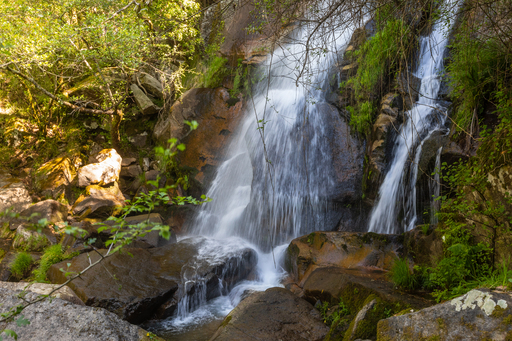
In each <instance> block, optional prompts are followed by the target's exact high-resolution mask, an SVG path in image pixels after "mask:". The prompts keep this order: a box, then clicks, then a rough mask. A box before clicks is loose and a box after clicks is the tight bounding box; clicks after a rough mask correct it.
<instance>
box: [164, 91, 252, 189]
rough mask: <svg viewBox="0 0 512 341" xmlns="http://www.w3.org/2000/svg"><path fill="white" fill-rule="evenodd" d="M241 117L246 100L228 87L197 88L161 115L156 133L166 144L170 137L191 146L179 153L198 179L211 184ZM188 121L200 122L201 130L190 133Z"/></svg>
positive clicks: (204, 183) (184, 164)
mask: <svg viewBox="0 0 512 341" xmlns="http://www.w3.org/2000/svg"><path fill="white" fill-rule="evenodd" d="M241 117H242V101H241V100H240V99H232V98H231V97H230V95H229V92H228V90H227V89H224V88H217V89H197V88H195V89H191V90H189V91H187V92H186V93H185V94H184V95H183V97H182V98H181V99H180V100H179V101H177V102H176V103H174V105H173V106H172V108H171V110H170V111H169V112H166V113H164V114H163V115H161V116H160V117H159V119H158V122H157V124H156V126H155V129H154V136H155V138H156V139H157V140H158V141H159V142H160V143H161V144H163V145H166V144H167V141H168V140H169V139H170V138H176V139H178V140H180V141H181V142H183V143H184V144H185V145H186V147H187V149H186V151H185V152H184V153H183V154H181V155H180V156H179V158H180V161H181V164H182V165H183V166H186V167H190V168H191V169H192V170H193V172H194V173H195V179H196V180H197V181H199V183H201V184H202V185H203V186H207V184H208V183H209V181H211V179H212V177H213V176H214V173H215V172H214V171H215V169H216V167H217V166H218V165H219V163H220V161H222V160H223V154H222V152H223V150H224V147H225V146H226V144H227V142H228V141H229V138H230V136H231V134H232V132H233V131H234V130H235V129H236V127H237V126H238V122H239V120H240V118H241ZM185 120H187V121H192V120H195V121H197V122H198V123H199V127H198V129H197V130H195V131H193V132H191V133H190V134H189V135H188V136H187V134H188V132H189V127H188V125H186V124H185V123H184V121H185ZM185 136H186V137H185Z"/></svg>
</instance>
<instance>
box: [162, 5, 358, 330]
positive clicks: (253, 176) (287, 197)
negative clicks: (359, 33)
mask: <svg viewBox="0 0 512 341" xmlns="http://www.w3.org/2000/svg"><path fill="white" fill-rule="evenodd" d="M327 3H328V2H327V1H326V2H325V4H323V5H322V6H324V7H323V8H322V7H321V8H319V11H311V13H310V16H311V18H308V19H318V18H320V17H322V15H324V14H325V13H326V11H327V9H328V6H327ZM342 19H343V18H336V17H333V18H331V19H330V21H326V22H325V23H324V25H322V26H320V27H318V28H316V26H317V24H314V23H311V22H310V23H306V24H302V25H299V27H297V28H296V29H295V30H294V32H293V33H292V34H290V36H289V37H288V38H287V43H286V44H284V45H282V47H279V48H277V49H276V50H275V51H274V52H273V53H272V54H271V55H269V56H268V58H267V61H266V62H265V63H264V65H262V66H260V67H259V68H258V70H257V71H256V72H255V73H252V77H253V79H256V78H257V83H256V84H255V86H253V89H252V96H250V97H249V98H247V105H246V107H247V110H246V112H245V117H244V118H243V120H242V123H241V125H240V127H239V128H238V131H237V132H235V135H234V136H233V138H232V141H231V142H230V145H229V147H228V150H227V158H226V161H224V162H223V163H222V164H221V165H220V167H219V168H218V170H217V174H216V177H215V179H214V181H213V183H212V185H211V188H210V189H209V191H208V193H207V196H208V197H210V198H212V201H211V202H210V203H207V204H206V205H204V206H203V207H202V208H201V210H200V212H199V213H198V216H197V218H196V220H195V222H194V223H193V224H191V226H192V227H191V228H189V231H187V232H188V233H189V234H190V235H200V236H207V237H208V238H211V239H212V240H216V241H218V242H219V243H229V241H232V240H237V241H238V242H239V243H240V244H243V245H246V246H249V247H251V248H253V249H254V250H256V251H257V253H258V265H257V271H256V274H255V277H254V278H252V280H250V281H249V280H246V281H243V282H241V283H239V284H238V285H237V286H236V287H234V288H233V289H232V290H231V291H230V292H229V294H225V295H224V296H221V297H219V298H217V299H214V300H212V301H209V302H206V299H205V297H193V298H191V297H182V299H181V301H180V303H179V308H178V314H177V316H176V317H174V318H172V319H169V320H168V321H166V322H164V323H163V324H162V326H161V327H163V328H164V329H165V330H166V333H167V334H168V335H174V336H173V339H176V340H178V339H180V337H185V339H186V338H187V337H188V338H195V339H197V338H198V337H199V336H197V334H195V333H196V332H197V330H204V326H208V325H209V321H217V320H218V319H221V318H223V317H224V316H225V315H226V314H227V313H228V312H229V311H230V310H231V309H233V308H234V307H235V306H236V305H237V304H238V303H239V301H240V299H241V297H242V295H244V293H247V292H250V291H253V290H256V291H261V290H265V289H267V288H269V287H274V286H281V280H282V279H283V277H284V276H285V275H286V272H285V271H284V270H283V268H282V267H281V264H282V262H281V260H282V258H283V255H284V251H285V250H286V248H287V246H288V243H289V242H290V240H291V239H293V238H296V237H299V236H301V235H303V234H305V233H308V232H312V231H315V230H325V229H326V226H330V225H332V222H330V219H331V218H330V216H329V215H330V211H331V207H330V206H331V205H332V203H331V202H332V197H333V196H335V195H336V193H334V190H333V188H334V183H333V181H334V180H333V178H334V176H333V175H332V172H333V156H332V151H331V149H330V148H331V147H330V144H329V139H328V136H327V135H328V131H329V124H330V123H332V122H330V121H329V120H330V117H329V116H328V115H325V114H322V112H321V110H325V108H326V106H328V107H329V108H331V107H330V106H329V105H328V104H327V103H326V96H327V88H328V86H329V83H328V77H327V76H328V75H329V73H330V72H331V74H333V73H332V70H333V68H334V65H335V64H336V63H338V62H340V60H339V58H340V57H341V56H342V53H343V51H344V49H345V47H346V45H347V43H348V42H349V39H350V37H351V36H352V33H353V31H354V28H355V27H356V25H355V23H353V24H352V25H350V26H348V27H343V25H340V22H342V21H343V20H342ZM336 26H337V27H338V28H337V29H334V30H333V29H332V27H336ZM345 26H346V25H345ZM310 36H312V37H313V39H310V41H309V42H310V43H309V45H307V46H306V41H308V38H309V37H310ZM307 49H308V53H306V50H307ZM336 114H338V112H337V111H336ZM338 219H339V218H338ZM328 224H330V225H328ZM334 226H335V225H334ZM334 226H332V228H333V227H334ZM210 251H211V252H217V253H222V252H227V250H223V249H222V248H218V249H217V250H210ZM196 293H197V294H198V295H202V294H201V290H199V291H197V292H196ZM203 296H204V295H203ZM200 326H201V327H200ZM163 335H165V333H164V334H163ZM178 335H181V336H180V337H179V336H178ZM210 336H211V335H210ZM181 339H183V338H181Z"/></svg>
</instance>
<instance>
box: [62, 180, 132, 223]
mask: <svg viewBox="0 0 512 341" xmlns="http://www.w3.org/2000/svg"><path fill="white" fill-rule="evenodd" d="M124 205H126V203H125V198H124V196H123V194H122V193H121V190H120V189H119V186H118V185H117V182H114V184H112V185H111V186H109V187H101V186H98V185H90V186H87V187H86V189H85V194H83V195H81V196H80V197H79V198H78V199H77V200H76V202H75V203H74V204H73V207H72V208H71V211H72V212H73V214H74V215H79V216H80V218H81V219H84V218H86V217H98V218H107V217H109V216H111V215H113V213H114V212H115V211H117V210H119V209H120V208H121V207H123V206H124Z"/></svg>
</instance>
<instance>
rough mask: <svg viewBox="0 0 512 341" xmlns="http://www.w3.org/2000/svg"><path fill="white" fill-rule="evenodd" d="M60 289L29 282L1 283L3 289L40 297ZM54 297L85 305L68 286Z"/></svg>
mask: <svg viewBox="0 0 512 341" xmlns="http://www.w3.org/2000/svg"><path fill="white" fill-rule="evenodd" d="M56 287H58V285H57V284H47V283H27V282H0V288H1V289H7V290H12V291H17V290H20V291H23V290H24V291H29V292H34V293H36V294H39V295H49V294H50V293H51V292H52V290H54V289H55V288H56ZM52 297H55V298H60V299H61V300H64V301H68V302H71V303H73V304H77V305H85V304H84V302H82V300H80V299H79V298H78V296H77V295H76V294H75V293H74V292H73V290H71V289H70V288H69V287H68V286H63V287H62V288H60V289H59V290H57V291H55V292H54V293H53V294H52Z"/></svg>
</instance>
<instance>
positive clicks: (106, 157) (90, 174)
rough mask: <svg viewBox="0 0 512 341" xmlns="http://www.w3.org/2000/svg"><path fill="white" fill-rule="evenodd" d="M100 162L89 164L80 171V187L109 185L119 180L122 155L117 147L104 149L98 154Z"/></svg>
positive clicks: (97, 158) (97, 157)
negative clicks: (117, 150)
mask: <svg viewBox="0 0 512 341" xmlns="http://www.w3.org/2000/svg"><path fill="white" fill-rule="evenodd" d="M96 160H97V161H98V163H91V164H88V165H86V166H84V167H82V168H80V170H79V171H78V187H87V186H90V185H100V186H103V185H108V184H111V183H113V182H116V181H118V180H119V175H120V173H121V162H122V158H121V156H120V155H119V154H118V153H117V152H116V150H115V149H104V150H102V151H101V152H99V154H98V155H96Z"/></svg>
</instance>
